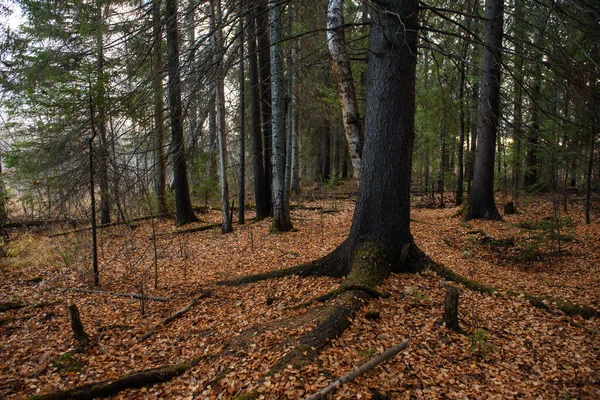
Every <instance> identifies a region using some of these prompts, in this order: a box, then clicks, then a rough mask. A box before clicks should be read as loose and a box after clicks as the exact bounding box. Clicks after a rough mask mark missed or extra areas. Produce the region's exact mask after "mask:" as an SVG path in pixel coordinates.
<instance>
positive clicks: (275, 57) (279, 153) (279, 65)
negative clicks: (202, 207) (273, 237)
mask: <svg viewBox="0 0 600 400" xmlns="http://www.w3.org/2000/svg"><path fill="white" fill-rule="evenodd" d="M270 6H271V82H272V85H271V105H272V123H273V125H272V129H273V131H272V134H273V136H272V139H273V224H272V225H271V230H272V231H275V232H287V231H289V230H290V229H292V220H291V218H290V199H289V197H288V196H287V195H286V190H285V161H286V137H285V136H286V135H285V102H284V95H285V88H284V84H283V58H282V55H281V44H280V42H281V39H282V23H281V7H282V6H281V5H280V4H279V3H278V0H271V1H270Z"/></svg>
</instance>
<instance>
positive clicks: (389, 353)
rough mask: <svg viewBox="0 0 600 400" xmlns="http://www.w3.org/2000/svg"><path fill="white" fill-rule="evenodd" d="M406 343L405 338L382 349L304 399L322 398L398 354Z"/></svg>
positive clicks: (406, 345) (314, 399) (315, 399)
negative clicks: (381, 351) (394, 344)
mask: <svg viewBox="0 0 600 400" xmlns="http://www.w3.org/2000/svg"><path fill="white" fill-rule="evenodd" d="M408 343H409V341H408V339H407V340H405V341H403V342H402V343H399V344H397V345H396V346H394V347H390V348H389V349H387V350H386V351H384V352H383V353H381V354H380V355H378V356H377V357H374V358H372V359H370V360H369V361H367V362H366V363H364V364H363V365H361V366H360V367H358V368H356V369H355V370H354V371H352V372H350V373H349V374H347V375H344V376H342V377H341V378H338V379H336V380H335V381H333V382H332V383H330V384H329V385H327V386H326V387H324V388H323V389H321V390H320V391H318V392H317V393H315V394H313V395H312V396H309V397H307V398H306V400H317V399H322V398H324V397H325V396H327V394H329V393H330V392H332V391H333V390H335V389H337V388H339V387H340V386H342V385H343V384H345V383H348V382H350V381H351V380H353V379H355V378H357V377H358V376H360V375H362V374H364V373H366V372H368V371H370V370H372V369H373V368H375V367H376V366H377V365H379V364H381V363H382V362H384V361H386V360H388V359H390V358H392V357H393V356H395V355H396V354H398V353H399V352H401V351H402V350H404V349H405V348H406V347H408Z"/></svg>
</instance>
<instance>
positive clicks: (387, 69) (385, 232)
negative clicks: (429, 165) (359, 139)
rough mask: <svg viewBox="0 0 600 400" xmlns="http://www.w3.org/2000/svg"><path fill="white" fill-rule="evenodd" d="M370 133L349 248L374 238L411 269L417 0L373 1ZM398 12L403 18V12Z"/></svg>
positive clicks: (395, 265)
mask: <svg viewBox="0 0 600 400" xmlns="http://www.w3.org/2000/svg"><path fill="white" fill-rule="evenodd" d="M371 5H372V10H373V11H372V13H371V16H372V18H373V21H372V23H371V34H370V38H369V62H368V67H367V109H366V129H365V132H366V135H365V144H364V147H363V153H362V174H361V177H360V181H361V184H360V188H359V194H358V200H357V204H356V209H355V212H354V219H353V221H352V227H351V229H350V234H349V236H348V239H347V241H346V242H347V243H349V244H350V246H351V248H353V249H356V248H358V246H359V244H360V242H363V241H375V242H377V243H380V244H381V245H382V246H383V247H384V249H385V252H386V259H387V260H388V262H389V266H390V267H391V269H392V270H395V271H409V270H413V267H414V265H412V264H411V263H408V262H407V261H408V258H407V256H408V253H407V251H408V249H409V248H410V247H411V246H412V245H413V238H412V235H411V233H410V182H411V169H412V153H413V146H414V138H415V130H414V119H415V68H416V62H417V56H416V55H417V48H416V47H417V32H418V29H419V26H418V10H419V6H418V2H417V0H404V1H390V2H387V3H383V4H378V3H377V2H372V3H371ZM399 17H400V18H399Z"/></svg>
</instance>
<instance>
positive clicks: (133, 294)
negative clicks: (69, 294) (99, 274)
mask: <svg viewBox="0 0 600 400" xmlns="http://www.w3.org/2000/svg"><path fill="white" fill-rule="evenodd" d="M61 289H62V290H70V291H73V292H82V293H95V294H105V295H108V296H118V297H130V298H132V299H140V300H154V301H162V302H167V301H169V300H170V299H168V298H166V297H159V296H149V295H144V296H142V295H141V294H139V293H119V292H106V291H104V290H92V289H80V288H61Z"/></svg>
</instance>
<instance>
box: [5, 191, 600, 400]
mask: <svg viewBox="0 0 600 400" xmlns="http://www.w3.org/2000/svg"><path fill="white" fill-rule="evenodd" d="M344 190H346V188H341V189H339V190H338V195H337V196H333V197H332V196H321V195H320V192H311V193H310V194H307V195H305V196H304V199H303V200H302V201H297V202H294V204H296V207H295V208H294V209H293V211H292V218H293V224H294V226H295V228H297V231H295V232H290V233H285V234H270V233H269V221H261V222H257V223H252V222H250V223H248V224H246V225H243V226H239V225H235V226H234V228H235V230H234V232H233V233H231V234H227V235H221V234H220V230H219V228H215V229H210V230H206V231H199V232H191V233H186V234H173V232H174V231H175V228H174V226H173V221H172V220H169V219H164V220H160V221H156V220H155V221H154V222H150V221H145V222H140V223H137V224H136V228H135V229H133V230H129V229H128V228H127V227H126V226H114V227H110V228H105V229H102V230H100V231H99V244H100V251H99V259H100V286H99V288H93V286H92V282H93V280H92V273H91V262H90V255H89V254H90V249H89V241H90V239H89V238H90V233H89V231H84V232H79V233H76V234H71V235H65V236H58V237H53V238H51V237H49V236H48V234H47V232H46V234H43V233H31V232H30V233H25V232H20V233H13V235H12V238H11V239H12V242H11V244H10V246H9V248H8V257H6V258H4V259H2V260H1V266H0V302H11V303H13V304H14V303H17V304H22V305H23V306H24V307H22V308H18V309H13V310H7V311H5V312H0V360H1V362H0V398H3V399H16V398H27V397H29V396H31V395H34V394H43V393H49V392H53V391H57V390H60V389H65V388H70V387H75V386H79V385H83V384H86V383H91V382H99V381H105V380H110V379H116V378H118V377H121V376H123V375H125V374H129V373H133V372H136V371H141V370H144V369H149V368H154V367H159V366H162V365H165V364H178V363H182V362H185V361H186V360H190V359H193V358H196V357H202V356H206V358H205V359H204V360H202V361H200V362H199V363H198V364H197V365H195V366H194V367H192V368H190V369H189V370H187V371H186V372H184V373H183V374H181V375H179V376H177V377H176V378H174V379H172V380H170V381H168V382H165V383H161V384H157V385H154V386H150V387H147V388H142V389H135V390H125V391H122V392H120V393H119V394H118V395H116V396H115V397H114V398H120V399H167V398H168V399H176V398H184V399H188V398H189V399H196V398H197V399H217V398H224V399H229V398H233V397H235V396H236V395H238V394H240V393H242V392H249V391H250V390H256V391H257V392H258V393H259V394H260V396H261V398H265V399H279V398H289V399H298V398H303V397H306V396H308V395H311V394H312V393H314V392H316V391H318V390H320V389H321V388H323V387H324V386H326V385H327V384H329V383H330V382H331V381H332V380H333V379H335V378H337V377H339V376H342V375H344V374H346V373H348V372H349V371H351V370H352V369H354V368H355V367H357V366H359V365H361V364H363V363H364V362H365V361H367V360H369V359H371V358H372V357H373V356H375V355H377V354H378V353H381V352H383V351H384V350H385V349H386V348H389V347H391V346H394V345H396V344H398V343H400V342H402V341H403V340H404V339H406V338H409V339H410V344H409V346H408V348H407V349H405V350H404V351H403V352H401V353H399V354H398V355H396V356H395V357H394V358H392V359H390V360H388V361H386V362H384V363H383V364H381V365H380V366H378V367H376V368H375V369H374V370H372V371H370V372H368V373H366V374H364V375H362V376H360V377H359V378H357V379H356V380H354V381H352V382H350V383H348V384H345V385H343V386H342V387H340V388H338V389H337V390H336V391H335V392H334V394H333V395H332V397H331V398H335V399H354V398H363V399H369V398H371V397H372V394H373V393H374V392H375V391H377V390H380V391H384V392H386V393H387V394H388V395H390V396H391V398H393V399H464V398H468V399H488V398H489V399H492V398H494V399H496V398H503V399H504V398H526V399H575V398H577V399H586V398H588V399H597V398H600V320H598V318H595V319H594V318H592V319H589V320H585V319H583V318H581V317H579V316H567V315H565V314H564V313H562V312H560V311H558V310H557V309H556V308H555V307H554V306H553V305H552V304H551V303H548V307H549V309H548V310H543V309H539V308H534V307H533V306H532V305H531V304H530V303H529V301H527V299H526V298H525V297H524V296H509V295H505V294H502V293H503V292H502V293H497V294H483V293H480V292H474V291H472V290H469V289H466V288H464V287H462V286H461V285H458V286H460V287H462V290H461V292H460V306H459V317H460V323H461V327H462V328H463V329H464V330H465V333H463V334H461V333H456V332H454V331H450V330H448V329H446V328H445V327H443V326H439V324H438V323H437V322H438V321H439V320H440V318H441V316H442V313H443V308H444V297H445V294H446V289H445V283H444V282H443V281H442V278H440V276H438V275H436V273H434V272H432V271H425V272H423V273H420V274H397V275H393V276H391V277H390V278H389V279H388V280H387V281H386V282H385V284H384V285H383V286H382V287H381V288H380V290H381V291H382V292H387V293H389V294H390V296H389V297H387V298H380V299H374V300H372V301H371V302H370V303H369V304H368V305H366V306H365V307H364V308H363V309H362V310H361V312H359V313H358V314H357V315H356V316H355V318H354V320H353V321H352V324H351V326H350V328H349V329H348V330H347V331H346V332H345V333H344V334H343V335H342V336H341V337H339V338H338V339H336V340H334V341H332V342H331V345H330V346H329V347H327V348H326V349H325V350H324V351H323V352H322V353H321V354H320V356H319V357H318V360H317V361H316V362H315V363H312V364H310V365H306V366H304V367H302V368H301V369H299V370H298V369H295V368H294V367H292V366H291V365H290V366H287V367H285V368H283V369H282V370H280V371H278V372H276V373H275V374H274V375H272V376H269V377H266V378H263V376H264V374H265V373H267V372H268V371H269V369H270V368H271V367H272V366H273V365H274V364H275V363H276V362H277V361H278V360H279V359H280V358H281V357H282V356H283V355H284V354H285V353H286V351H287V350H289V348H290V347H291V346H293V344H294V339H296V338H298V337H299V336H300V335H302V334H303V333H306V332H307V331H309V330H310V329H311V328H312V327H313V326H314V325H315V321H314V317H313V314H312V312H313V311H316V310H318V309H319V307H321V304H319V303H316V304H312V305H309V306H306V307H299V308H294V306H296V305H300V304H302V303H304V302H307V301H309V300H311V299H313V298H315V297H317V296H319V295H322V294H324V293H327V292H329V291H330V290H332V289H334V288H336V287H337V286H338V285H339V284H340V283H341V280H340V279H331V278H315V277H312V278H299V277H286V278H282V279H276V280H271V281H263V282H258V283H252V284H248V285H245V286H241V287H227V286H219V285H216V282H217V281H219V280H222V279H229V278H233V277H236V276H242V275H246V274H252V273H258V272H263V271H268V270H273V269H279V268H282V267H290V266H293V265H296V264H299V263H304V262H308V261H311V260H314V259H317V258H319V257H321V256H323V255H325V254H327V253H328V252H330V251H331V250H333V249H334V248H335V247H336V246H337V245H338V244H340V243H341V242H342V241H343V240H344V238H345V237H346V235H347V233H348V230H349V227H350V224H351V220H352V213H353V208H354V203H353V201H352V200H348V199H344V198H343V197H344V196H340V195H339V193H341V192H344ZM424 203H426V199H415V204H414V206H415V207H414V208H413V211H412V221H413V222H412V225H411V226H412V232H413V234H414V237H415V241H416V243H417V245H418V246H419V247H420V248H421V249H422V250H423V251H424V252H425V253H426V254H427V255H429V256H430V257H431V258H432V259H434V260H435V261H437V262H439V263H441V264H443V265H444V266H445V267H447V268H449V269H452V270H453V271H454V272H456V273H458V274H461V275H462V276H464V277H467V278H469V279H471V280H475V281H478V282H481V283H483V284H485V285H488V286H493V287H496V288H499V289H504V290H510V291H516V292H523V293H528V294H532V295H537V296H550V297H553V298H557V299H560V300H564V301H568V302H572V303H575V304H579V305H586V306H589V307H592V308H595V309H596V310H600V273H599V272H600V229H599V225H598V222H599V221H598V219H597V215H598V211H599V210H598V208H599V207H598V206H599V204H596V209H595V215H596V220H595V221H594V222H593V223H592V224H591V225H585V224H584V221H583V206H582V202H581V201H572V202H570V203H569V206H568V211H567V212H566V213H565V212H562V210H561V212H560V215H558V217H559V218H560V221H561V223H560V224H559V225H561V232H560V235H561V237H560V239H561V241H560V252H558V241H557V240H556V239H557V233H556V231H555V229H554V228H556V226H557V223H556V222H557V221H558V219H557V218H555V217H556V216H557V215H556V214H555V212H554V211H553V207H552V202H551V201H549V200H548V198H544V197H532V198H529V199H523V200H521V201H520V202H519V204H517V209H518V211H519V212H518V213H517V214H515V215H507V216H505V217H504V222H491V221H471V222H466V223H465V222H461V220H460V218H458V217H457V216H456V214H457V211H458V208H456V207H448V208H442V209H440V208H421V207H420V205H422V204H424ZM200 217H201V218H202V222H199V223H197V224H195V225H193V226H203V225H206V224H208V223H214V222H218V221H219V218H220V212H219V211H218V210H214V211H210V212H208V213H205V214H201V215H200ZM249 217H251V215H249ZM185 228H188V226H186V227H185ZM65 229H67V228H66V227H65ZM153 230H154V232H155V233H156V234H157V236H156V253H155V251H154V246H153V243H154V241H153V240H152V232H153ZM155 254H156V256H157V257H156V263H155V257H154V255H155ZM155 271H157V274H155ZM155 278H156V288H155V286H154V285H155ZM74 288H79V289H99V290H103V291H110V292H121V293H140V292H142V291H143V292H144V294H145V295H154V296H161V297H166V298H168V299H169V301H166V302H161V301H153V300H146V301H143V302H142V301H141V300H138V299H135V298H130V297H117V296H112V295H106V294H100V293H86V292H78V291H74V290H72V289H74ZM201 295H202V296H203V298H202V299H200V300H199V301H198V302H197V303H196V304H195V305H194V306H193V307H192V308H191V309H190V311H188V312H187V313H185V314H183V315H182V316H181V317H180V318H178V319H175V320H174V321H172V322H170V323H169V324H167V325H166V326H161V327H159V328H158V329H157V330H156V332H155V333H154V334H153V335H151V336H150V337H149V338H148V339H146V340H141V336H142V335H144V333H146V332H147V331H148V330H149V329H151V328H152V327H153V326H155V325H156V324H158V323H159V322H160V321H161V320H163V319H164V318H165V317H167V316H169V315H171V314H173V313H174V312H175V311H177V310H179V309H181V308H183V307H185V306H186V305H187V304H189V303H190V301H191V300H192V299H193V298H195V297H198V296H201ZM70 304H76V305H77V306H78V308H79V311H80V314H81V319H82V321H83V326H84V329H85V330H86V331H87V333H88V334H89V336H90V338H91V342H90V345H89V346H88V347H87V348H86V349H85V350H83V351H79V352H78V351H76V350H75V348H76V346H75V340H74V339H73V334H72V331H71V326H70V323H69V316H68V312H67V306H68V305H70ZM369 312H376V313H379V314H378V315H379V319H372V318H368V317H371V316H373V315H375V314H373V313H371V314H368V313H369Z"/></svg>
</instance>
